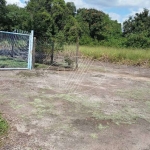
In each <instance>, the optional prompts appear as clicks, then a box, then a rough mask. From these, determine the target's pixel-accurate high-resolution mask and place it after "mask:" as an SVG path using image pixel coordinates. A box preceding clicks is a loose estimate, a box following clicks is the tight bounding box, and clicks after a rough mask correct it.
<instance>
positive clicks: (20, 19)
mask: <svg viewBox="0 0 150 150" xmlns="http://www.w3.org/2000/svg"><path fill="white" fill-rule="evenodd" d="M28 16H29V12H27V11H26V9H25V8H21V7H19V6H17V5H16V4H13V5H7V24H8V27H7V28H8V30H9V31H13V30H15V29H21V30H29V17H28Z"/></svg>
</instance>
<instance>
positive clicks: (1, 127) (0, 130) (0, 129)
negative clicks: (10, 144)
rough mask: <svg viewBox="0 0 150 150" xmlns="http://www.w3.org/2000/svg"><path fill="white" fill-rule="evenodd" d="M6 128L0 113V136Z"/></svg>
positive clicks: (5, 122) (6, 125) (6, 124)
mask: <svg viewBox="0 0 150 150" xmlns="http://www.w3.org/2000/svg"><path fill="white" fill-rule="evenodd" d="M7 130H8V123H7V121H6V120H4V119H3V118H2V116H1V115H0V137H1V136H3V135H4V134H5V133H6V132H7Z"/></svg>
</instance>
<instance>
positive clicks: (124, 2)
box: [6, 0, 150, 23]
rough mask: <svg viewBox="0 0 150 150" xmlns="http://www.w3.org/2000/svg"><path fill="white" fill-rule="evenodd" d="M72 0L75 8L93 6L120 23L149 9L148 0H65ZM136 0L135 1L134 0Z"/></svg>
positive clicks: (19, 1) (9, 1) (15, 0)
mask: <svg viewBox="0 0 150 150" xmlns="http://www.w3.org/2000/svg"><path fill="white" fill-rule="evenodd" d="M6 1H7V4H13V3H15V4H18V5H19V6H21V7H23V6H25V4H24V0H6ZM65 1H66V2H74V3H75V5H76V7H77V8H95V9H98V10H102V11H103V12H105V13H107V14H109V16H110V17H111V19H113V20H117V21H118V22H120V23H122V22H123V21H125V20H126V19H128V17H129V16H133V15H134V14H135V13H136V12H141V11H142V10H143V8H147V9H150V0H65ZM135 1H136V2H135Z"/></svg>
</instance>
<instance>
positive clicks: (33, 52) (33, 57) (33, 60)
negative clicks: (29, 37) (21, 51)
mask: <svg viewBox="0 0 150 150" xmlns="http://www.w3.org/2000/svg"><path fill="white" fill-rule="evenodd" d="M35 48H36V37H34V42H33V50H32V68H34V67H35Z"/></svg>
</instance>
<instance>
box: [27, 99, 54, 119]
mask: <svg viewBox="0 0 150 150" xmlns="http://www.w3.org/2000/svg"><path fill="white" fill-rule="evenodd" d="M29 103H30V104H31V105H32V106H34V107H35V110H33V111H32V112H33V114H35V115H37V116H38V118H42V117H43V115H44V114H45V113H51V114H52V113H53V105H52V104H51V103H49V104H47V103H46V102H45V101H43V100H41V99H38V98H36V99H34V101H33V102H29Z"/></svg>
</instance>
